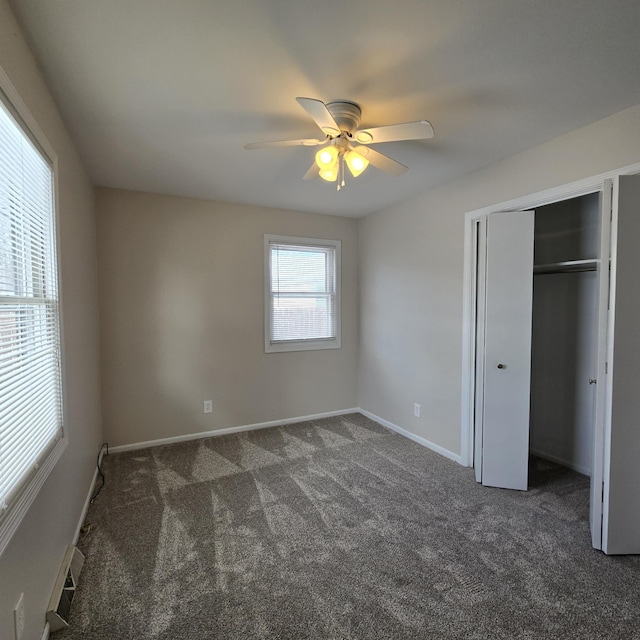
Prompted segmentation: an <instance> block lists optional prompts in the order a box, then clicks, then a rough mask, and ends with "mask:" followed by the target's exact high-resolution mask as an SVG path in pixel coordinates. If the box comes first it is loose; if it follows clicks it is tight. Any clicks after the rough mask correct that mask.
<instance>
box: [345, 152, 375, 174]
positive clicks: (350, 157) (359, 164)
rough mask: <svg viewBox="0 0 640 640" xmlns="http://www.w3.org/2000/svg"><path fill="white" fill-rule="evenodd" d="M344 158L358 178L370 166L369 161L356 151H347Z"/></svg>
mask: <svg viewBox="0 0 640 640" xmlns="http://www.w3.org/2000/svg"><path fill="white" fill-rule="evenodd" d="M344 159H345V162H346V163H347V167H349V171H351V175H352V176H353V177H354V178H357V177H358V176H359V175H360V174H361V173H362V172H363V171H364V170H365V169H366V168H367V167H368V166H369V161H368V160H367V159H366V158H365V157H364V156H361V155H360V154H359V153H356V152H355V151H347V153H346V154H345V156H344Z"/></svg>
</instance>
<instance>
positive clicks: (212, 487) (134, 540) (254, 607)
mask: <svg viewBox="0 0 640 640" xmlns="http://www.w3.org/2000/svg"><path fill="white" fill-rule="evenodd" d="M104 469H105V472H106V475H107V485H106V487H105V488H104V490H103V491H102V493H101V494H100V496H99V498H98V499H97V500H96V502H95V503H94V505H93V506H92V508H91V509H90V512H89V515H88V518H87V522H88V523H90V524H91V528H90V530H89V533H88V534H87V535H86V537H85V538H84V540H83V542H82V544H81V548H82V550H83V551H84V553H85V554H86V555H87V560H86V564H85V569H84V572H83V574H82V577H81V583H80V587H79V590H78V593H77V595H76V597H75V599H74V602H73V609H72V627H71V629H69V630H68V631H65V632H61V633H59V634H56V636H55V637H56V638H57V639H58V640H62V639H64V640H73V639H75V638H95V639H101V640H102V639H104V640H106V639H116V640H117V639H120V638H127V639H128V638H131V639H135V640H147V639H160V640H180V639H187V638H188V639H190V640H191V639H198V638H215V639H220V640H236V639H237V640H240V639H243V640H245V639H254V638H256V639H258V638H264V639H283V640H298V639H310V640H311V639H313V640H333V639H335V640H338V639H340V640H355V639H358V640H360V639H362V640H384V639H397V640H401V639H403V640H404V639H410V638H411V639H418V638H419V639H426V638H434V639H436V638H437V639H448V638H465V639H485V638H492V639H494V638H495V639H498V638H504V639H509V640H513V639H516V638H518V639H519V638H522V639H525V638H526V639H536V640H540V639H545V638H549V639H552V638H553V639H558V638H572V639H573V638H576V639H580V640H588V639H598V640H601V639H603V638H616V639H623V638H624V639H626V638H629V639H632V638H640V617H639V611H638V603H639V602H640V560H639V559H638V558H636V557H607V556H605V555H604V554H602V553H600V552H597V551H594V550H593V549H592V548H591V545H590V538H589V528H588V500H589V497H588V479H587V478H585V477H584V476H581V475H579V474H576V473H573V472H570V471H567V470H563V469H562V468H560V467H557V466H555V465H552V464H550V463H546V462H543V461H541V460H537V461H534V462H533V463H532V470H531V481H532V488H531V490H530V491H529V492H527V493H519V492H515V491H505V490H499V489H487V488H483V487H481V486H479V485H477V484H476V483H475V481H474V479H473V472H472V470H471V469H466V468H463V467H460V466H459V465H457V464H456V463H454V462H451V461H449V460H446V459H445V458H442V457H440V456H438V455H437V454H435V453H433V452H431V451H429V450H427V449H425V448H423V447H421V446H419V445H417V444H415V443H413V442H411V441H409V440H407V439H405V438H403V437H402V436H399V435H396V434H394V433H392V432H390V431H388V430H386V429H384V428H383V427H381V426H379V425H378V424H376V423H374V422H372V421H370V420H368V419H367V418H365V417H364V416H362V415H359V414H353V415H350V416H341V417H338V418H329V419H324V420H317V421H313V422H306V423H302V424H296V425H290V426H283V427H277V428H272V429H265V430H261V431H254V432H246V433H243V434H238V435H232V436H222V437H218V438H210V439H206V440H199V441H192V442H187V443H181V444H175V445H168V446H163V447H156V448H153V449H147V450H143V451H135V452H130V453H121V454H116V455H111V456H109V457H106V458H105V460H104Z"/></svg>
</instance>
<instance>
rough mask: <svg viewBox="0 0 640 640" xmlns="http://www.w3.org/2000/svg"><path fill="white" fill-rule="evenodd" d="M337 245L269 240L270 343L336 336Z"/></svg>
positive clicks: (317, 339)
mask: <svg viewBox="0 0 640 640" xmlns="http://www.w3.org/2000/svg"><path fill="white" fill-rule="evenodd" d="M292 240H293V239H292ZM318 242H319V241H318ZM338 245H339V243H337V242H332V243H329V242H327V244H304V243H302V242H300V243H296V242H287V241H283V240H281V239H271V240H270V241H269V245H268V251H269V291H268V296H269V310H268V311H269V316H270V317H269V320H270V322H269V329H270V331H269V341H270V343H271V344H272V345H273V344H278V343H286V342H300V341H314V342H317V341H335V340H336V338H337V335H338V313H337V309H338V305H337V286H336V284H337V273H336V271H337V260H336V253H337V246H338ZM319 348H322V347H321V346H320V347H319Z"/></svg>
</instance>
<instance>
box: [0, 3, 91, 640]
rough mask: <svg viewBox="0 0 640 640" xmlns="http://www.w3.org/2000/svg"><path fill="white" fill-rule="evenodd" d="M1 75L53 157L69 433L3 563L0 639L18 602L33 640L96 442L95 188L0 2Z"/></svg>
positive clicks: (81, 500)
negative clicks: (56, 169) (21, 602)
mask: <svg viewBox="0 0 640 640" xmlns="http://www.w3.org/2000/svg"><path fill="white" fill-rule="evenodd" d="M0 66H1V67H2V68H3V69H4V71H5V73H6V74H7V75H8V76H9V78H10V80H11V82H12V84H13V85H14V87H15V88H16V90H17V91H18V93H19V94H20V96H21V98H22V100H23V101H24V102H25V103H26V105H27V107H28V108H29V110H30V111H31V113H32V115H33V116H34V118H35V119H36V121H37V123H38V125H39V127H40V128H41V129H42V130H43V132H44V134H45V135H46V137H47V139H48V140H49V142H50V143H51V145H52V147H53V148H54V150H55V152H56V153H57V155H58V161H59V191H58V193H59V210H58V214H59V226H60V257H59V259H60V270H61V294H62V313H63V320H64V335H63V337H64V345H65V362H64V365H65V379H66V397H67V403H66V415H65V422H66V430H67V434H68V437H69V446H68V447H67V449H66V451H65V452H64V454H63V456H62V458H61V459H60V461H59V462H58V464H57V465H56V467H55V468H54V470H53V472H52V473H51V475H50V476H49V479H48V480H47V482H46V483H45V485H44V487H43V489H42V491H41V492H40V494H39V495H38V497H37V498H36V500H35V502H34V503H33V505H32V507H31V510H30V511H29V512H28V514H27V516H26V517H25V519H24V520H23V522H22V524H21V526H20V528H19V529H18V531H17V533H16V534H15V536H14V537H13V539H12V540H11V542H10V543H9V546H8V547H7V548H6V549H5V551H4V553H3V554H2V556H0V638H2V639H3V640H4V638H6V639H7V640H9V639H10V638H13V637H14V634H13V607H14V606H15V604H16V602H17V601H18V598H19V596H20V594H21V593H24V598H25V599H24V605H25V614H26V627H25V634H24V639H25V640H31V639H33V638H40V635H41V633H42V630H43V628H44V623H45V621H44V614H45V611H46V606H47V604H48V601H49V597H50V596H51V592H52V589H53V583H54V581H55V578H56V576H57V573H58V569H59V568H60V564H61V562H62V558H63V556H64V552H65V550H66V547H67V545H68V544H69V543H70V542H71V541H72V538H73V535H74V532H75V528H76V525H77V523H78V520H79V518H80V514H81V511H82V507H83V505H84V502H85V500H86V497H87V492H88V491H89V488H90V482H91V478H92V475H93V471H94V467H95V456H96V454H97V452H98V447H99V446H100V442H101V418H100V386H99V362H98V321H97V313H98V306H97V287H96V247H95V219H94V213H93V188H92V186H91V183H90V182H89V180H88V178H87V175H86V173H85V171H84V169H83V166H82V163H81V161H80V159H79V157H78V154H77V152H76V149H75V147H74V145H73V142H72V141H71V139H70V138H69V136H68V134H67V131H66V129H65V126H64V124H63V122H62V119H61V118H60V115H59V113H58V110H57V108H56V106H55V104H54V103H53V100H52V98H51V96H50V94H49V92H48V90H47V87H46V86H45V84H44V82H43V80H42V78H41V76H40V73H39V72H38V70H37V67H36V64H35V62H34V60H33V58H32V56H31V53H30V52H29V49H28V47H27V45H26V43H25V40H24V38H23V35H22V33H21V31H20V28H19V27H18V25H17V23H16V21H15V18H14V16H13V14H12V12H11V10H10V8H9V6H8V4H7V2H6V0H0Z"/></svg>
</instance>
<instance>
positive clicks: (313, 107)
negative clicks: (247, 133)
mask: <svg viewBox="0 0 640 640" xmlns="http://www.w3.org/2000/svg"><path fill="white" fill-rule="evenodd" d="M296 100H297V101H298V104H300V106H301V107H302V108H303V109H304V110H305V111H306V112H307V113H308V114H309V115H310V116H311V118H312V119H313V121H314V122H315V123H316V124H317V125H318V127H319V128H320V129H321V131H322V132H323V133H324V134H325V136H326V137H325V138H324V139H321V140H315V139H304V140H279V141H274V142H254V143H251V144H247V145H245V149H263V148H266V147H294V146H320V145H324V146H323V147H322V148H321V149H320V150H319V151H318V152H317V153H316V155H315V162H314V163H313V164H312V165H311V168H310V169H309V170H308V171H307V173H306V174H305V176H304V179H305V180H312V179H314V178H322V179H323V180H327V181H328V182H335V181H336V180H338V178H339V177H340V178H341V180H340V182H339V183H338V185H337V189H338V191H340V188H341V187H344V186H345V181H344V167H345V164H346V166H347V168H348V169H349V172H350V173H351V175H352V176H353V177H354V178H357V177H358V176H359V175H361V174H362V172H363V171H364V170H365V169H366V168H367V167H368V166H369V164H372V165H373V166H374V167H376V168H378V169H381V170H382V171H384V172H386V173H388V174H390V175H392V176H399V175H401V174H403V173H404V172H405V171H406V170H407V167H405V166H404V165H403V164H400V163H399V162H396V161H395V160H393V159H392V158H389V157H388V156H385V155H384V154H382V153H380V152H378V151H374V150H373V149H371V148H369V147H365V146H362V145H366V144H376V143H380V142H396V141H401V140H424V139H427V138H433V127H432V126H431V124H430V123H429V122H428V121H427V120H419V121H418V122H407V123H405V124H393V125H388V126H384V127H374V128H370V129H360V130H359V129H358V127H359V126H360V119H361V117H362V111H361V109H360V107H359V106H358V105H357V104H356V103H355V102H349V101H346V100H336V101H334V102H329V103H328V104H325V103H324V102H322V101H321V100H315V99H314V98H296ZM352 141H354V142H358V143H360V144H359V146H356V147H353V146H352V144H351V143H352Z"/></svg>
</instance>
